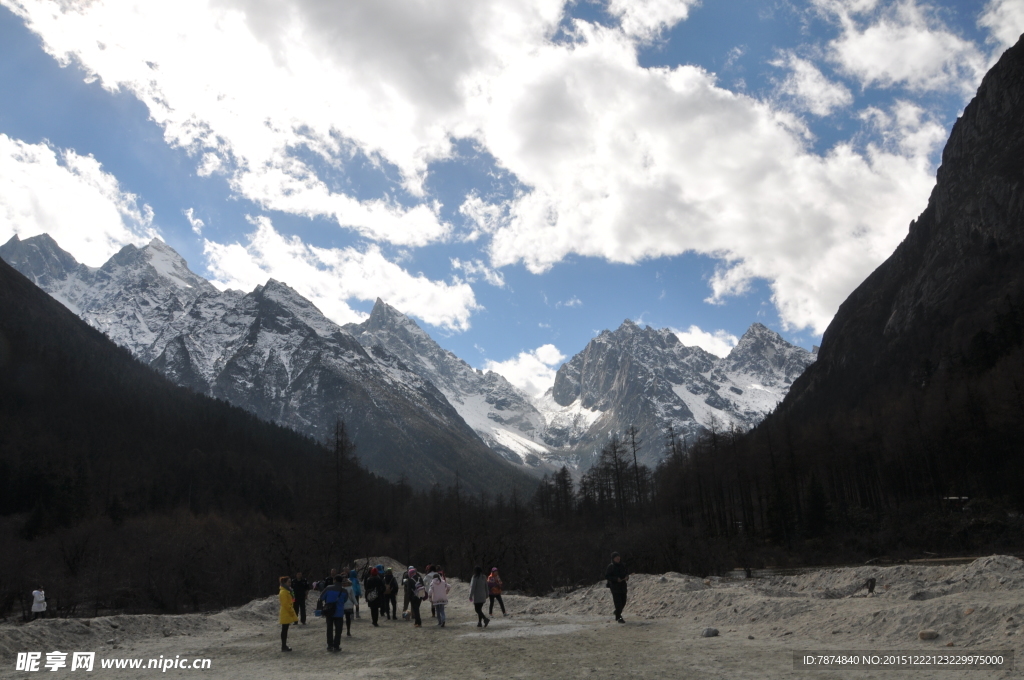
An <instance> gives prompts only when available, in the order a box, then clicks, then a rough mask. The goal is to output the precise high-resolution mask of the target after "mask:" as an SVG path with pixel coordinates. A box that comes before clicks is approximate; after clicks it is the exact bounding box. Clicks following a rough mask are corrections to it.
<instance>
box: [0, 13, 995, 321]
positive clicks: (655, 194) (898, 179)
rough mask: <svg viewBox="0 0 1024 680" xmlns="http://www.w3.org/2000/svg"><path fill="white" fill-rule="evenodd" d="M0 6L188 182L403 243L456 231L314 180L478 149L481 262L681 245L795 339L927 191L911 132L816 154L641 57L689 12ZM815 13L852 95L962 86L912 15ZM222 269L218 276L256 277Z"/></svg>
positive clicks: (889, 245) (943, 45)
mask: <svg viewBox="0 0 1024 680" xmlns="http://www.w3.org/2000/svg"><path fill="white" fill-rule="evenodd" d="M818 1H819V3H820V4H822V5H825V4H826V3H828V2H830V0H818ZM0 2H2V3H3V4H5V6H8V7H10V8H12V9H13V11H15V12H16V13H18V14H19V15H20V16H22V17H25V18H26V21H27V23H28V25H29V26H30V28H32V30H34V31H36V32H38V33H39V34H40V35H41V36H42V38H43V41H44V44H45V45H46V48H47V49H48V50H49V51H50V52H51V53H52V54H54V55H56V56H57V57H58V58H60V59H62V60H65V61H67V60H69V59H72V58H74V59H78V60H80V61H81V63H82V64H83V65H84V66H85V68H86V69H87V70H89V71H90V72H93V73H95V74H97V75H98V76H99V77H100V78H101V79H102V82H103V83H104V85H105V86H106V87H110V88H115V87H123V88H125V89H127V90H129V91H131V92H133V93H134V94H135V95H136V96H138V97H139V98H140V99H141V100H142V101H143V102H145V103H146V104H147V106H148V107H149V110H150V113H151V115H152V117H153V119H154V120H155V121H157V123H159V124H160V125H162V126H163V128H164V130H165V135H166V137H167V139H168V140H169V141H170V142H171V143H173V144H177V145H180V146H182V147H184V148H186V149H188V150H190V152H191V153H193V154H194V155H195V157H196V159H197V161H196V162H197V165H198V166H199V169H200V170H201V172H203V173H206V174H223V175H224V176H226V177H227V178H228V180H229V181H230V182H231V185H232V186H233V187H234V188H235V190H236V191H238V192H239V193H241V194H243V195H244V196H247V197H249V198H252V199H253V200H256V201H258V202H260V204H262V205H264V206H266V207H268V208H273V209H275V210H285V211H289V212H293V213H296V214H301V215H328V216H332V217H333V218H334V219H336V220H337V221H338V223H339V224H341V225H346V226H350V227H352V228H353V229H355V230H356V231H357V232H358V233H360V234H362V235H363V236H365V237H366V238H369V239H373V240H377V241H386V242H390V243H393V244H398V245H403V246H407V247H417V246H422V245H425V244H428V243H434V242H438V241H443V240H446V239H451V238H454V237H455V236H454V235H453V231H452V227H451V226H450V225H448V224H446V223H444V222H443V220H442V219H441V218H440V208H439V206H438V204H437V203H436V202H431V201H430V200H429V197H426V196H425V197H424V200H423V202H421V203H420V204H418V205H417V206H415V207H412V208H407V207H403V206H402V205H399V204H398V203H397V202H396V201H395V200H393V199H391V198H387V197H382V198H380V199H379V200H376V201H365V200H364V201H359V200H357V199H355V198H353V197H352V196H351V195H349V194H348V193H346V191H347V190H345V189H343V188H339V187H337V186H334V185H332V184H330V183H328V182H326V181H324V180H323V178H322V177H321V175H320V174H318V173H317V168H318V167H319V166H323V165H329V166H331V167H332V169H333V170H334V171H335V172H336V173H339V174H342V175H343V174H344V170H345V163H346V162H347V161H348V160H349V159H350V158H352V157H353V155H354V154H357V153H358V154H362V155H364V156H365V157H366V158H368V159H369V160H370V162H371V163H374V162H375V163H380V164H382V165H383V164H390V165H393V166H394V167H397V168H398V171H399V172H400V174H401V177H402V180H403V182H404V183H405V186H406V187H407V188H408V189H409V190H410V191H412V192H414V193H415V192H422V191H424V186H425V184H424V180H425V178H426V172H427V167H428V165H429V163H430V162H431V161H432V160H436V159H441V158H445V157H447V156H448V155H449V154H450V153H451V150H452V140H453V139H460V138H472V139H474V141H475V142H477V143H478V144H479V145H480V148H481V149H483V150H485V151H487V152H488V153H490V154H491V155H493V157H494V158H495V160H496V162H497V164H498V165H499V166H500V167H501V168H502V169H503V170H506V171H508V172H509V173H511V174H512V175H513V176H514V178H515V180H516V181H517V182H518V186H520V187H522V189H521V191H520V193H519V194H517V195H516V196H515V197H514V198H512V199H511V200H509V201H507V202H504V203H500V202H495V203H493V204H492V203H488V202H487V201H485V200H483V199H482V198H480V197H479V196H476V195H470V196H468V197H467V198H466V199H465V200H464V202H463V204H462V207H461V208H460V210H461V213H462V215H463V216H464V217H465V218H466V219H468V220H469V221H470V226H471V231H470V232H469V233H468V234H467V235H465V239H466V240H470V241H472V240H480V241H481V244H482V246H483V247H484V248H485V249H486V250H487V253H488V255H489V257H490V262H489V263H488V267H489V268H490V269H492V270H495V269H500V268H501V267H503V266H505V265H507V264H513V263H518V262H522V263H524V264H525V265H526V266H527V267H528V268H529V269H530V270H532V271H534V272H541V271H544V270H546V269H547V268H549V267H551V266H552V265H553V264H554V263H556V262H559V261H560V260H561V259H563V258H564V257H566V256H567V255H569V254H572V253H576V254H580V255H584V256H594V257H602V258H605V259H607V260H611V261H614V262H637V261H639V260H642V259H645V258H654V257H662V256H667V255H677V254H680V253H683V252H687V251H695V252H698V253H704V254H708V255H711V256H713V257H716V258H719V259H720V260H721V261H722V263H723V266H722V268H721V270H720V271H719V272H718V273H717V274H716V276H715V277H714V278H713V279H712V281H711V284H712V299H713V300H718V301H721V300H722V299H723V298H724V297H725V296H727V295H730V294H734V293H736V292H738V291H741V290H743V289H744V287H745V286H747V285H749V282H750V281H751V280H752V279H755V278H763V279H766V280H768V281H769V282H770V284H771V286H772V290H773V296H774V298H773V299H774V301H775V304H776V305H777V307H778V309H779V313H780V315H781V318H782V320H783V324H784V326H785V327H786V328H803V327H808V326H809V327H811V328H813V330H814V331H815V332H818V333H820V332H822V331H823V330H824V328H825V326H826V325H827V323H828V322H829V320H831V318H832V315H833V314H834V312H835V310H836V308H837V307H838V305H839V303H840V302H841V301H842V300H843V299H844V298H845V297H846V296H847V295H848V294H849V292H850V291H851V290H853V288H854V287H855V286H856V285H857V284H858V283H859V282H860V281H861V280H863V278H864V277H865V276H866V275H867V274H868V273H870V272H871V271H872V270H873V269H874V268H875V267H877V265H878V264H879V263H880V262H881V261H882V260H883V259H884V258H885V257H887V256H888V255H889V254H890V253H891V252H892V250H893V248H894V247H895V246H896V244H897V243H898V242H899V240H900V239H901V238H902V236H903V235H904V234H905V233H906V228H907V225H908V223H909V222H910V220H911V219H912V218H913V217H915V216H916V215H917V214H918V213H919V212H920V210H921V209H922V208H923V207H924V205H925V202H926V200H927V196H928V192H929V191H930V189H931V187H932V185H933V183H934V167H933V166H932V164H931V161H930V159H929V157H927V156H926V155H923V154H922V149H923V148H925V147H927V146H928V145H929V143H930V142H929V139H930V137H928V135H929V134H931V133H930V132H929V131H928V130H925V127H924V126H920V129H921V130H925V132H926V133H927V134H924V137H923V138H922V139H920V140H918V141H917V142H914V141H913V140H911V136H910V135H909V134H907V135H905V136H904V138H905V139H906V143H901V144H896V145H873V146H868V147H867V149H866V150H865V151H858V150H855V149H854V148H853V146H852V145H849V144H838V145H837V146H835V147H834V148H833V149H831V150H829V151H828V152H827V153H826V154H824V155H819V154H817V153H814V152H813V151H811V150H809V149H808V148H807V143H806V134H807V129H806V127H805V126H803V124H802V122H801V121H800V120H799V118H797V117H796V116H794V115H792V114H790V113H787V112H785V111H778V110H775V109H773V108H772V106H771V105H770V104H769V103H766V102H763V101H759V100H757V99H754V98H752V97H748V96H744V95H740V94H736V93H733V92H729V91H727V90H725V89H723V88H721V87H719V86H718V85H717V83H716V79H715V76H714V75H713V74H709V73H707V72H705V71H703V70H702V69H699V68H696V67H693V66H680V67H677V68H672V69H669V68H643V67H641V66H640V65H639V63H638V58H637V49H638V45H639V44H640V43H642V42H643V41H644V40H646V39H648V38H650V37H651V36H654V35H656V34H657V32H658V31H661V30H663V28H664V27H667V26H671V25H672V24H673V23H675V22H677V21H679V20H681V19H682V18H684V17H685V16H686V11H687V7H688V6H692V3H685V2H669V1H668V0H665V1H664V2H662V1H656V0H647V1H645V2H641V3H639V4H632V5H627V4H626V3H625V2H621V3H620V2H613V3H612V5H610V10H611V11H613V13H617V15H618V16H619V17H620V25H619V26H616V27H611V28H606V27H601V26H596V25H592V24H589V23H587V22H582V21H577V22H576V23H575V24H574V31H575V40H573V41H569V42H564V43H558V44H556V43H553V42H552V41H551V40H550V38H551V37H552V36H553V35H554V32H555V30H556V28H557V26H558V25H559V22H560V20H561V18H562V16H563V11H564V9H565V2H564V0H437V2H433V3H411V2H407V1H405V0H373V1H371V0H362V1H360V0H353V1H351V2H343V3H326V2H322V0H297V1H296V2H292V3H290V4H287V5H286V4H284V3H268V2H266V1H265V0H180V1H179V2H175V3H158V2H144V1H142V0H88V1H86V0H0ZM828 6H829V7H830V8H834V7H838V8H839V9H830V10H829V11H832V12H833V15H835V16H838V17H839V18H840V19H841V20H842V21H845V22H846V23H843V24H842V31H843V33H842V36H841V37H840V39H839V40H837V41H836V42H835V43H834V44H833V45H832V49H833V52H834V54H835V55H837V57H836V58H838V59H840V64H841V65H842V67H843V68H844V69H845V70H846V72H848V73H851V74H853V75H855V76H856V77H858V78H859V79H860V80H861V82H863V83H875V84H880V85H884V86H889V85H893V84H903V85H905V86H907V87H911V88H917V89H924V88H941V87H946V88H948V87H954V86H956V87H958V86H961V85H962V84H963V82H965V79H966V80H969V79H970V78H974V77H975V76H976V75H977V73H976V62H977V59H978V57H977V54H976V51H975V52H972V51H971V50H972V49H973V48H970V46H969V44H966V43H964V42H963V41H960V39H959V38H957V37H956V36H954V35H952V34H951V33H949V32H948V31H945V30H944V29H942V27H941V26H939V24H937V23H936V22H935V20H934V19H932V18H930V17H929V16H927V15H926V14H927V13H926V12H925V11H924V10H923V9H921V6H918V5H915V4H913V3H911V2H904V3H902V4H899V5H898V6H897V7H896V9H892V10H882V9H879V8H878V7H876V3H875V2H873V1H870V0H864V1H861V2H857V3H849V2H848V3H846V4H841V3H838V2H832V4H829V5H828ZM641 10H644V11H646V12H648V16H647V18H644V16H643V12H641ZM876 11H877V12H879V13H878V14H877V15H875V14H871V15H870V16H867V14H869V13H871V12H876ZM889 39H891V41H892V42H891V44H889V43H886V42H885V41H886V40H889ZM879 43H885V44H879ZM857 49H860V50H863V51H862V52H857V51H856V50H857ZM926 59H938V62H937V63H938V64H939V65H938V67H935V68H933V67H932V66H931V65H930V64H931V62H930V61H928V62H927V63H925V60H926ZM844 60H845V61H844ZM858 60H860V61H858ZM811 80H812V81H813V77H812V79H811ZM815 82H816V81H815ZM815 82H811V83H810V85H807V84H805V85H804V86H803V87H804V90H802V91H804V92H811V90H813V87H812V86H814V85H815ZM816 84H817V86H819V89H820V86H821V83H820V82H817V83H816ZM798 91H799V90H798ZM829 93H831V94H830V96H831V97H832V99H831V100H829V99H828V97H826V96H825V95H826V94H829ZM818 94H819V98H818V99H817V100H814V101H816V102H817V104H816V105H818V106H819V108H820V107H827V106H828V105H830V104H831V103H832V102H834V101H838V100H837V99H836V97H837V96H838V97H839V99H841V98H842V97H841V94H839V95H837V94H836V90H835V89H834V88H833V89H832V90H829V89H828V87H827V86H826V87H825V88H824V89H822V90H821V91H820V92H819V93H818ZM812 99H813V98H812ZM299 152H301V153H299ZM289 243H292V244H293V246H294V249H296V250H300V251H301V250H302V249H305V251H306V252H309V253H313V252H315V250H314V249H312V248H308V247H306V246H303V245H302V244H301V243H299V242H296V241H290V242H289ZM238 247H239V248H241V246H238ZM225 248H226V247H225ZM243 250H244V249H243ZM225 252H226V251H225ZM345 252H349V251H345ZM352 252H356V251H352ZM371 252H374V253H376V257H379V258H380V260H381V261H385V260H384V257H383V255H381V254H380V251H371V250H367V251H365V253H363V254H364V255H365V256H367V257H369V256H370V254H371ZM274 257H276V256H275V255H274V254H272V253H268V254H267V256H266V261H268V262H269V261H271V260H272V259H273V258H274ZM371 259H372V258H371ZM222 262H223V265H224V266H228V263H230V262H234V260H229V259H227V258H225V259H223V261H222ZM237 266H238V267H240V269H239V272H240V273H238V274H235V273H233V272H229V271H227V270H225V271H224V273H223V277H224V279H225V280H228V279H231V278H232V277H235V278H245V276H248V274H245V272H246V271H249V270H247V269H245V267H246V265H245V264H244V263H242V262H239V263H238V264H237ZM254 266H256V268H257V269H260V270H261V271H262V270H263V268H264V267H263V266H262V265H254ZM392 266H395V267H396V268H397V266H396V265H392ZM314 269H316V267H314ZM399 271H401V270H400V269H399ZM243 274H245V276H243ZM309 276H311V277H313V278H315V277H314V275H313V274H309ZM318 276H326V275H318ZM406 277H408V274H406ZM279 278H282V279H283V280H286V281H288V282H289V283H290V284H291V283H292V281H291V279H289V278H288V277H285V276H280V277H279ZM431 283H433V282H431ZM293 285H294V284H293ZM435 285H440V284H435ZM296 287H297V286H296ZM450 288H451V291H457V290H461V289H458V288H457V287H454V286H453V287H450ZM465 290H466V291H469V297H466V296H465V295H463V294H460V295H462V297H461V298H459V295H455V294H454V293H452V292H451V291H448V292H446V293H445V294H444V295H438V296H435V297H431V296H426V297H425V298H423V300H421V302H423V305H421V306H420V310H421V312H420V313H422V314H427V313H429V312H428V311H426V308H425V306H424V305H425V304H426V302H425V301H426V300H434V301H435V302H436V303H437V304H438V309H437V311H436V313H434V316H433V318H437V319H445V320H446V321H443V322H442V324H443V325H447V326H451V327H456V328H461V327H465V325H466V324H467V323H468V320H467V318H468V317H465V316H461V315H463V314H464V313H465V314H468V312H466V311H465V310H469V309H471V308H472V305H471V304H470V302H469V301H471V300H472V297H471V294H472V291H471V290H470V289H469V287H468V285H467V286H466V287H465ZM376 294H377V293H374V297H375V295H376ZM324 295H325V298H324V299H325V300H329V299H331V298H330V297H329V296H328V295H327V293H324ZM410 295H411V293H410ZM453 295H454V297H455V298H459V299H461V302H458V303H453V302H452V299H453V298H452V296H453ZM335 299H336V298H335ZM369 299H372V297H371V298H369ZM389 302H391V303H392V304H396V305H397V306H399V307H400V308H402V309H404V310H409V311H413V310H412V308H411V307H410V306H409V305H405V306H402V305H401V304H399V302H398V301H396V300H395V299H392V298H389ZM334 304H335V305H337V309H338V312H337V313H339V314H342V313H345V312H344V310H345V309H347V307H345V305H344V303H343V302H342V303H334ZM473 304H475V303H473ZM414 313H415V312H414ZM422 318H424V319H425V320H426V317H422Z"/></svg>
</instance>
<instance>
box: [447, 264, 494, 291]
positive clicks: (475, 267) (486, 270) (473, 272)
mask: <svg viewBox="0 0 1024 680" xmlns="http://www.w3.org/2000/svg"><path fill="white" fill-rule="evenodd" d="M451 263H452V269H454V270H456V271H461V272H462V273H463V274H464V276H465V279H466V281H467V282H469V283H475V282H476V281H477V279H479V278H481V277H482V278H483V280H484V281H486V282H487V283H489V284H491V285H492V286H496V287H498V288H504V287H505V277H504V276H503V275H502V273H501V272H499V271H498V270H496V269H491V268H490V267H488V266H487V265H486V264H484V262H483V261H482V260H460V259H459V258H457V257H453V258H452V260H451Z"/></svg>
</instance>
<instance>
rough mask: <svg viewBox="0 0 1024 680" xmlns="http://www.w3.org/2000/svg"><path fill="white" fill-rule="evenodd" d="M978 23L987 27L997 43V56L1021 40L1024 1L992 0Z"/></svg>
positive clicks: (1023, 23)
mask: <svg viewBox="0 0 1024 680" xmlns="http://www.w3.org/2000/svg"><path fill="white" fill-rule="evenodd" d="M978 25H979V26H981V27H982V28H987V29H988V30H989V32H990V34H991V40H992V41H993V42H995V43H996V54H995V55H994V56H995V57H996V58H998V57H999V55H1000V54H1002V52H1003V51H1004V50H1005V49H1007V48H1008V47H1012V46H1014V45H1016V44H1017V41H1018V40H1020V36H1021V34H1022V33H1024V1H1022V0H991V2H989V3H988V4H987V5H985V10H984V12H982V15H981V17H980V18H979V19H978Z"/></svg>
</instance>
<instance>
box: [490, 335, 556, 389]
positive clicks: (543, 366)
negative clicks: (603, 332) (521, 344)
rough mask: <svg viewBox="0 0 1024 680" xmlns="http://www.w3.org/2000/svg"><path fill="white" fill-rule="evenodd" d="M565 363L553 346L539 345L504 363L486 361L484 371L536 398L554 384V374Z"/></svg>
mask: <svg viewBox="0 0 1024 680" xmlns="http://www.w3.org/2000/svg"><path fill="white" fill-rule="evenodd" d="M563 361H565V355H564V354H562V353H561V352H559V351H558V348H557V347H555V346H554V345H551V344H547V345H541V346H540V347H538V348H537V349H534V350H530V351H526V352H520V353H519V356H516V357H513V358H511V359H508V360H506V361H487V362H485V364H484V370H487V371H494V372H495V373H500V374H501V375H502V376H504V377H505V379H506V380H508V381H509V382H510V383H512V384H513V385H515V386H516V387H518V388H519V389H521V390H523V391H524V392H526V393H527V394H528V395H530V396H531V397H534V398H537V397H541V396H543V395H544V393H545V392H547V391H548V389H550V388H551V386H552V385H554V384H555V373H557V372H558V367H559V366H560V365H561V363H562V362H563Z"/></svg>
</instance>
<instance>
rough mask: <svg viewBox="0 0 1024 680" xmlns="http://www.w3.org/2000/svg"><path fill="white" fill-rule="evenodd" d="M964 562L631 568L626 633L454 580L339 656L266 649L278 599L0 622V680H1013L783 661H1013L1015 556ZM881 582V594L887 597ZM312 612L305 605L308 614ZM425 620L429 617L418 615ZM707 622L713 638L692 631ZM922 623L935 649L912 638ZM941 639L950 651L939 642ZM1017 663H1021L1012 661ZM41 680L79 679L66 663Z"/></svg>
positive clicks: (600, 604) (309, 639) (274, 636)
mask: <svg viewBox="0 0 1024 680" xmlns="http://www.w3.org/2000/svg"><path fill="white" fill-rule="evenodd" d="M985 560H988V562H986V563H983V564H981V565H980V566H979V563H981V562H982V561H981V560H979V561H978V562H976V563H975V564H974V565H969V566H967V567H924V568H916V567H915V568H913V569H910V568H905V567H892V568H888V569H873V570H869V571H870V573H871V574H873V577H874V578H876V579H877V580H878V586H877V594H876V595H874V596H867V594H866V593H865V592H856V593H853V594H852V596H851V595H850V594H845V595H844V594H843V593H844V592H847V591H853V590H856V589H857V587H858V583H859V582H860V579H861V578H862V576H863V574H861V573H860V571H859V570H849V569H844V570H828V571H823V572H814V573H811V574H807V575H803V576H800V577H783V578H779V579H764V580H757V581H756V582H745V581H728V580H718V579H711V580H707V581H703V580H701V579H695V578H692V577H687V576H683V575H679V574H666V575H664V576H643V575H637V576H635V577H634V579H633V582H632V584H633V592H632V595H631V602H630V604H629V605H627V608H626V613H625V615H626V617H627V620H628V622H627V623H626V624H625V625H620V624H616V623H614V622H613V621H612V617H611V612H610V599H611V598H610V596H609V595H608V594H607V591H605V590H604V589H602V588H599V587H594V588H588V589H584V590H581V591H577V592H575V593H573V594H571V595H570V596H567V597H562V598H529V597H517V596H509V597H508V598H507V601H506V604H507V605H508V608H509V611H510V616H508V617H502V616H501V615H500V614H499V615H498V616H497V617H495V618H494V619H493V620H492V623H491V625H490V626H489V627H488V628H486V629H480V628H477V627H476V617H475V614H474V613H473V609H472V606H471V605H470V604H469V602H468V601H467V594H468V589H467V587H466V585H465V584H456V585H455V587H454V588H453V590H452V604H451V605H449V618H448V624H447V626H446V627H445V628H443V629H441V628H438V627H437V626H435V625H433V620H432V619H430V618H429V616H428V618H427V619H425V621H424V626H423V628H421V629H415V628H413V626H412V624H411V623H406V622H403V621H382V622H381V625H380V627H379V628H373V627H372V626H371V625H370V623H369V613H368V612H366V611H364V612H363V617H362V618H360V619H357V620H356V621H355V622H354V624H353V627H352V637H351V638H348V637H342V651H341V653H340V654H330V653H328V652H327V651H326V641H325V635H324V624H323V621H321V620H319V619H315V618H314V619H311V620H310V623H309V625H307V626H295V627H293V628H292V629H291V631H290V634H289V644H290V645H291V647H292V648H293V649H294V651H293V652H291V653H282V652H281V651H279V647H280V644H279V640H278V633H279V628H278V626H277V625H276V616H277V609H276V607H277V605H276V599H277V598H276V597H272V598H268V599H266V600H259V601H255V602H252V603H250V604H248V605H246V606H245V607H241V608H238V609H233V610H227V611H224V612H219V613H216V614H212V615H186V616H178V617H169V616H148V617H143V616H119V617H107V618H100V619H94V620H92V621H90V622H88V625H86V623H85V622H83V621H52V620H51V621H40V622H34V623H31V624H26V625H18V626H11V625H4V626H0V659H2V663H0V678H25V677H33V676H35V674H34V673H26V672H19V671H16V670H15V654H16V652H18V651H40V652H44V653H45V652H49V651H53V650H54V649H59V650H61V651H95V652H97V663H96V668H95V670H94V671H93V672H92V673H88V674H85V675H86V677H101V678H105V677H111V678H113V677H118V678H146V677H156V676H165V677H169V678H177V677H194V676H197V675H199V676H202V677H205V678H218V679H219V678H251V679H253V680H264V679H266V680H269V679H271V678H273V679H275V680H276V679H278V678H300V679H301V678H310V679H313V678H339V677H341V678H381V679H387V680H394V679H396V678H452V677H457V678H460V679H462V678H466V679H468V678H502V679H506V678H553V679H561V678H598V677H609V676H614V677H643V678H682V679H689V678H693V679H697V678H700V679H702V680H703V679H707V678H730V679H733V678H757V679H761V678H801V679H805V678H806V679H812V678H813V679H818V678H843V679H844V680H845V679H850V678H879V679H881V678H888V679H891V678H902V677H907V678H950V679H952V678H963V677H969V678H978V679H982V678H1019V677H1024V673H1022V672H1021V670H1016V669H1015V670H1013V671H990V670H956V669H954V670H933V669H914V670H911V669H893V668H879V669H873V670H839V671H837V670H816V669H795V668H794V664H793V652H794V651H801V650H810V651H815V652H819V653H820V652H840V651H877V652H884V651H894V650H902V651H914V652H917V653H927V654H934V653H937V654H948V653H958V652H977V651H979V650H993V651H994V650H1013V651H1014V652H1015V653H1016V655H1017V658H1018V660H1019V661H1021V662H1024V656H1022V654H1024V645H1022V642H1024V634H1020V633H1019V632H1018V631H1019V630H1020V629H1018V627H1017V622H1018V620H1024V587H1022V586H1024V563H1021V562H1020V560H1016V559H1015V558H985ZM887 586H888V588H886V587H887ZM310 611H311V609H310ZM425 611H426V613H427V614H428V615H429V608H426V607H425ZM706 627H715V628H717V629H718V630H719V631H720V634H719V635H718V636H717V637H710V638H703V637H701V631H702V630H703V629H704V628H706ZM923 628H932V629H935V630H936V631H937V632H938V633H939V638H938V639H936V640H933V641H921V640H919V639H918V633H919V631H920V630H921V629H923ZM947 645H951V646H947ZM161 655H162V656H163V657H165V658H174V657H175V656H176V655H180V656H181V657H183V658H189V659H192V658H208V659H210V660H211V668H210V669H209V670H204V671H195V670H188V671H186V670H176V669H171V670H168V671H167V672H161V671H159V670H155V669H154V670H148V669H142V670H115V669H100V668H99V661H98V660H99V659H110V658H142V659H150V658H159V657H160V656H161ZM1018 665H1019V664H1018ZM42 672H45V673H46V676H45V677H65V676H66V677H72V678H74V677H78V676H79V673H80V672H79V671H76V672H74V673H71V672H69V671H68V669H62V670H61V671H58V672H55V673H50V672H48V671H45V670H43V671H42Z"/></svg>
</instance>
